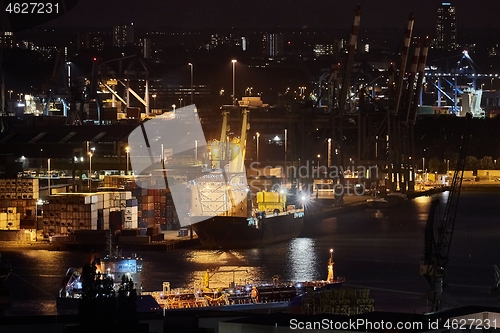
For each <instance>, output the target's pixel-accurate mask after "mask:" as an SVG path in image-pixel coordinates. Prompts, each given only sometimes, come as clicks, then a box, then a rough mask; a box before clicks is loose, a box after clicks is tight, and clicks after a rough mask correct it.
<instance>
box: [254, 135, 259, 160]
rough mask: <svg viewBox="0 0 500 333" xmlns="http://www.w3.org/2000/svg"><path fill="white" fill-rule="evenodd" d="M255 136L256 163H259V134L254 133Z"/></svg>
mask: <svg viewBox="0 0 500 333" xmlns="http://www.w3.org/2000/svg"><path fill="white" fill-rule="evenodd" d="M255 136H256V137H257V162H259V138H260V133H259V132H257V133H255Z"/></svg>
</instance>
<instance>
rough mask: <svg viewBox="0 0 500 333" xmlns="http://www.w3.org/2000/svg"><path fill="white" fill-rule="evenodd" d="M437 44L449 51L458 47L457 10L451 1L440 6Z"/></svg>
mask: <svg viewBox="0 0 500 333" xmlns="http://www.w3.org/2000/svg"><path fill="white" fill-rule="evenodd" d="M435 46H436V48H438V49H442V50H447V51H452V50H456V49H457V47H458V45H457V18H456V10H455V7H454V6H452V5H451V3H450V2H443V3H441V5H440V6H439V7H438V10H437V24H436V40H435Z"/></svg>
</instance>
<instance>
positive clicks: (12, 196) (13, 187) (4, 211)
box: [0, 178, 39, 230]
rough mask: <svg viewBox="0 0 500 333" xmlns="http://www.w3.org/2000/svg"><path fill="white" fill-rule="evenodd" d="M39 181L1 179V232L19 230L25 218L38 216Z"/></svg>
mask: <svg viewBox="0 0 500 333" xmlns="http://www.w3.org/2000/svg"><path fill="white" fill-rule="evenodd" d="M38 192H39V182H38V179H31V178H29V179H28V178H16V179H0V230H6V229H7V230H19V229H20V228H21V227H22V225H21V220H22V219H23V218H26V217H28V218H32V220H33V221H34V219H35V215H36V201H37V199H38Z"/></svg>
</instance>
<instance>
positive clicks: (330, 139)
mask: <svg viewBox="0 0 500 333" xmlns="http://www.w3.org/2000/svg"><path fill="white" fill-rule="evenodd" d="M327 166H328V169H330V167H331V166H332V138H328V162H327Z"/></svg>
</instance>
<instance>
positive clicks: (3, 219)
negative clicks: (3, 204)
mask: <svg viewBox="0 0 500 333" xmlns="http://www.w3.org/2000/svg"><path fill="white" fill-rule="evenodd" d="M20 228H21V214H19V213H17V211H16V207H8V208H7V209H6V212H1V213H0V230H19V229H20Z"/></svg>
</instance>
